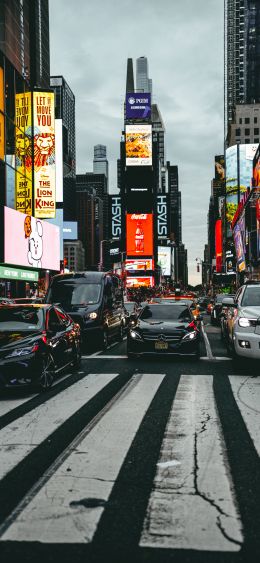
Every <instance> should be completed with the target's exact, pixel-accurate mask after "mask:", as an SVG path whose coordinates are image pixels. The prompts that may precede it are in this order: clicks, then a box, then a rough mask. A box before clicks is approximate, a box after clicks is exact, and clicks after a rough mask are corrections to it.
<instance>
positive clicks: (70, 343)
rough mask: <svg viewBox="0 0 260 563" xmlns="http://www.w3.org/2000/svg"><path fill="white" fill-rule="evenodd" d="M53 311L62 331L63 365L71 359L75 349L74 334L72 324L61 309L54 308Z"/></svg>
mask: <svg viewBox="0 0 260 563" xmlns="http://www.w3.org/2000/svg"><path fill="white" fill-rule="evenodd" d="M55 311H56V313H57V316H58V319H59V322H60V324H61V326H62V327H63V330H64V333H63V340H64V363H65V364H68V363H69V362H71V361H72V359H73V352H74V349H75V333H74V331H73V325H74V323H73V321H72V319H71V318H70V317H69V316H68V315H67V314H66V313H65V311H63V310H62V308H61V307H57V306H55Z"/></svg>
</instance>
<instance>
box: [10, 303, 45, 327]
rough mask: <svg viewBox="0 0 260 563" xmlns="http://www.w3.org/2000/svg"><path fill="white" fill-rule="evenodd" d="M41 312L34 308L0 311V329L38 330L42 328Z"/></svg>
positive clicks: (13, 308)
mask: <svg viewBox="0 0 260 563" xmlns="http://www.w3.org/2000/svg"><path fill="white" fill-rule="evenodd" d="M43 321H44V314H43V310H42V309H40V308H34V307H32V308H31V307H30V308H29V307H10V308H8V309H5V308H1V309H0V327H1V331H3V330H12V331H13V330H19V331H27V330H40V329H42V328H43Z"/></svg>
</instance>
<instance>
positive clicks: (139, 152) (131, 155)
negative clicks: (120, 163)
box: [125, 124, 152, 166]
mask: <svg viewBox="0 0 260 563" xmlns="http://www.w3.org/2000/svg"><path fill="white" fill-rule="evenodd" d="M125 150H126V166H152V126H151V125H145V124H142V125H126V128H125Z"/></svg>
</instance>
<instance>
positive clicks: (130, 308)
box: [124, 301, 135, 313]
mask: <svg viewBox="0 0 260 563" xmlns="http://www.w3.org/2000/svg"><path fill="white" fill-rule="evenodd" d="M124 306H125V309H126V310H127V311H128V312H129V313H131V312H132V311H134V309H135V303H134V301H129V302H128V303H126V302H125V303H124Z"/></svg>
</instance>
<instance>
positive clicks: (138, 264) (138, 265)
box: [125, 258, 154, 272]
mask: <svg viewBox="0 0 260 563" xmlns="http://www.w3.org/2000/svg"><path fill="white" fill-rule="evenodd" d="M153 265H154V261H153V260H152V259H151V258H144V259H143V260H138V259H137V260H126V261H125V269H126V270H127V271H128V272H134V271H138V270H153Z"/></svg>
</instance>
